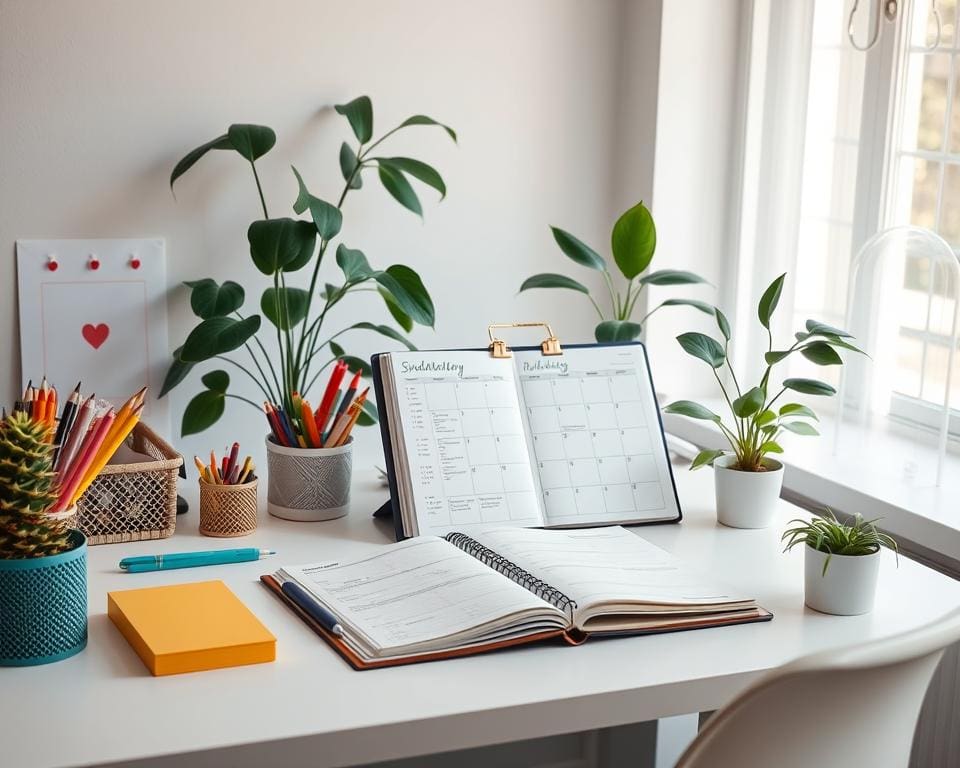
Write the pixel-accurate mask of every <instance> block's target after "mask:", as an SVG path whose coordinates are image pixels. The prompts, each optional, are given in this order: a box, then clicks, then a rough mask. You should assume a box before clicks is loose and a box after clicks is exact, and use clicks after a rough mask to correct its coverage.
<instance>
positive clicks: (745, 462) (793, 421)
mask: <svg viewBox="0 0 960 768" xmlns="http://www.w3.org/2000/svg"><path fill="white" fill-rule="evenodd" d="M785 278H786V274H783V275H780V277H778V278H777V279H776V280H774V281H773V282H772V283H771V284H770V285H769V287H768V288H767V289H766V291H764V293H763V296H762V297H761V298H760V303H759V305H758V308H757V315H758V317H759V319H760V324H761V325H762V326H763V327H764V328H765V329H766V330H767V337H768V339H769V343H768V347H767V352H766V353H765V354H764V363H765V366H766V367H765V369H764V372H763V375H762V376H761V378H760V381H759V383H758V384H757V385H756V386H753V387H749V388H747V387H741V385H740V382H739V381H738V380H737V376H736V373H735V372H734V369H733V365H732V363H731V360H730V353H729V347H730V324H729V322H727V318H726V317H725V316H724V314H723V312H721V311H720V310H719V309H714V314H715V316H716V321H717V326H718V327H719V329H720V333H721V335H722V336H723V339H724V340H723V343H722V344H721V343H720V342H719V341H717V340H716V339H714V338H713V337H712V336H708V335H706V334H704V333H683V334H681V335H680V336H677V341H678V342H679V343H680V346H681V347H683V349H684V351H686V352H687V354H689V355H692V356H693V357H695V358H697V359H698V360H702V361H703V362H705V363H706V364H707V365H709V366H710V369H711V373H712V374H713V377H714V378H715V379H716V380H717V384H718V385H719V387H720V391H721V392H722V394H723V399H724V401H725V402H726V403H727V406H728V407H729V409H730V414H731V417H732V418H731V421H730V423H729V424H728V423H726V422H725V421H724V420H723V418H722V417H721V416H720V415H719V414H717V413H714V412H713V411H711V410H710V409H709V408H706V407H704V406H703V405H700V404H699V403H695V402H692V401H690V400H678V401H676V402H674V403H671V404H670V405H668V406H667V407H666V408H664V412H665V413H675V414H680V415H682V416H689V417H691V418H694V419H705V420H707V421H712V422H714V423H715V424H716V425H717V427H719V429H720V431H721V432H722V433H723V436H724V437H725V438H726V440H727V442H728V443H729V444H730V449H731V450H730V452H729V453H727V452H726V451H722V450H705V451H701V452H700V453H699V454H697V456H696V458H695V459H694V460H693V464H692V465H691V467H690V468H691V469H699V468H700V467H703V466H707V465H710V466H712V467H713V468H714V469H715V470H716V475H715V484H716V495H717V519H718V520H719V521H720V522H721V523H722V524H723V525H729V526H731V527H734V528H766V527H767V526H769V525H770V523H771V522H772V521H773V515H774V510H775V509H776V501H777V499H778V498H779V497H780V489H781V486H782V485H783V464H782V463H781V462H779V461H777V460H776V459H774V458H772V456H771V454H781V453H783V448H782V447H781V445H780V443H779V442H778V440H779V438H780V436H781V435H782V434H783V433H784V432H793V433H795V434H798V435H817V434H819V432H818V431H817V429H816V427H814V426H813V424H811V423H810V422H811V421H817V415H816V413H814V411H813V410H812V409H810V408H809V407H808V406H806V405H804V404H802V403H795V402H788V403H782V404H779V405H778V402H779V401H780V399H781V398H782V397H783V396H784V395H785V394H787V393H788V392H797V393H799V394H803V395H819V396H823V397H828V396H831V395H834V394H836V390H835V389H834V388H833V387H832V386H830V385H829V384H827V383H826V382H824V381H819V380H817V379H804V378H787V379H784V380H783V381H782V382H781V385H780V387H779V388H776V387H771V384H770V381H771V377H772V374H773V370H774V367H775V366H776V365H778V364H779V363H781V362H783V361H784V360H786V359H787V358H788V357H790V356H791V355H794V354H798V353H799V354H801V355H803V356H804V357H805V358H806V359H807V360H809V361H811V362H813V363H815V364H817V365H841V364H842V363H843V360H842V359H841V357H840V354H839V352H838V350H852V351H854V352H860V350H859V349H857V347H855V346H854V345H853V344H852V343H851V342H850V339H851V338H852V337H851V336H850V334H849V333H847V332H846V331H842V330H840V329H839V328H833V327H831V326H829V325H826V324H824V323H821V322H818V321H817V320H807V322H806V328H805V330H803V331H799V332H798V333H796V334H794V338H795V341H794V343H793V344H791V345H790V346H789V347H787V348H785V349H774V347H773V335H772V334H771V333H770V319H771V318H772V316H773V312H774V310H775V309H776V308H777V304H778V303H779V301H780V293H781V291H782V290H783V281H784V279H785ZM724 366H726V369H727V372H728V374H729V381H728V382H727V383H724V380H723V378H722V377H721V372H722V369H723V368H724Z"/></svg>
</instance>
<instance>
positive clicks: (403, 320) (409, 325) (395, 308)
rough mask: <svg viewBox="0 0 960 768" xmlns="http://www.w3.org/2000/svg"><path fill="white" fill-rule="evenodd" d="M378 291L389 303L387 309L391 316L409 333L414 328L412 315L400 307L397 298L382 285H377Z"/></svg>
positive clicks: (384, 300) (386, 302) (385, 301)
mask: <svg viewBox="0 0 960 768" xmlns="http://www.w3.org/2000/svg"><path fill="white" fill-rule="evenodd" d="M377 293H379V294H380V296H381V298H382V299H383V303H384V304H386V305H387V310H388V311H389V312H390V316H391V317H392V318H393V319H394V320H396V321H397V324H398V325H399V326H400V327H401V328H403V330H405V331H406V332H407V333H410V331H412V330H413V318H411V317H410V315H408V314H407V313H406V312H404V311H403V310H402V309H400V305H399V304H397V300H396V299H394V298H393V296H391V295H390V294H389V292H387V291H386V290H384V289H383V288H382V287H380V286H377Z"/></svg>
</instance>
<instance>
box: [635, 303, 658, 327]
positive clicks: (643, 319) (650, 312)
mask: <svg viewBox="0 0 960 768" xmlns="http://www.w3.org/2000/svg"><path fill="white" fill-rule="evenodd" d="M658 309H663V304H657V306H655V307H654V308H653V309H651V310H650V311H649V312H647V314H645V315H644V316H643V317H642V318H641V319H640V325H641V326H642V325H646V322H647V318H648V317H650V315H652V314H653V313H654V312H656V311H657V310H658Z"/></svg>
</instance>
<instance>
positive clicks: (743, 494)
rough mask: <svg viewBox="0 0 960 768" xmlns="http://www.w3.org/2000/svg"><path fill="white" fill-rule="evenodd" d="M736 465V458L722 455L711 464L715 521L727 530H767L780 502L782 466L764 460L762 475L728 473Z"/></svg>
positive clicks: (733, 470) (772, 461)
mask: <svg viewBox="0 0 960 768" xmlns="http://www.w3.org/2000/svg"><path fill="white" fill-rule="evenodd" d="M736 461H737V457H736V456H734V455H732V454H725V455H723V456H720V457H719V458H718V459H717V460H716V461H714V462H713V469H714V483H715V486H716V492H717V520H718V521H719V522H720V523H722V524H723V525H729V526H730V527H731V528H767V527H769V526H770V525H771V524H772V523H773V517H774V513H775V512H776V509H777V499H779V498H780V488H781V486H782V485H783V464H781V463H780V462H779V461H775V460H774V459H764V465H765V466H766V467H767V471H766V472H741V471H740V470H737V469H730V466H731V465H732V464H735V463H736Z"/></svg>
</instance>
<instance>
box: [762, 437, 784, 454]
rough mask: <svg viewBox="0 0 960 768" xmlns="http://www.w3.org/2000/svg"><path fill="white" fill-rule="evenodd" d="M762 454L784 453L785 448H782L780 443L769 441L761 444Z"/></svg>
mask: <svg viewBox="0 0 960 768" xmlns="http://www.w3.org/2000/svg"><path fill="white" fill-rule="evenodd" d="M760 453H783V448H782V447H781V446H780V443H777V442H775V441H773V440H767V441H766V442H764V443H761V444H760Z"/></svg>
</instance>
